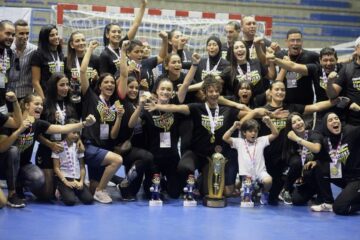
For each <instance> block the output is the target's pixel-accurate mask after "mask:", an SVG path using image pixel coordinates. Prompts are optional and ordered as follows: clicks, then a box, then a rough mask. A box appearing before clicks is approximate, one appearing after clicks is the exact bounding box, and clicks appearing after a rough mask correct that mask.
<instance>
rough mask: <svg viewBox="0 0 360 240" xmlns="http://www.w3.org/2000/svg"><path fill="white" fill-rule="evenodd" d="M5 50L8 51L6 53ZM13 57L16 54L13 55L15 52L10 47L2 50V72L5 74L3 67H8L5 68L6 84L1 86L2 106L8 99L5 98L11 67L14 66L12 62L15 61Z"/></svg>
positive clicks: (0, 54) (0, 56)
mask: <svg viewBox="0 0 360 240" xmlns="http://www.w3.org/2000/svg"><path fill="white" fill-rule="evenodd" d="M5 51H6V54H5ZM5 56H6V57H5ZM13 57H14V56H13V53H12V51H11V49H10V48H5V50H2V51H1V52H0V68H1V69H2V70H1V73H2V74H4V71H3V69H6V70H5V79H4V83H5V86H4V87H0V106H3V105H5V104H6V99H5V95H6V87H7V83H8V81H9V73H10V68H11V67H12V66H11V64H12V63H13V62H14V61H13V60H12V59H13Z"/></svg>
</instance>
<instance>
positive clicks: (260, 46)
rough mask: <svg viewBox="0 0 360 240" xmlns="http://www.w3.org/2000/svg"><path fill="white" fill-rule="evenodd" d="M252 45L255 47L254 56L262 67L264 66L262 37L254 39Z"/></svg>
mask: <svg viewBox="0 0 360 240" xmlns="http://www.w3.org/2000/svg"><path fill="white" fill-rule="evenodd" d="M253 44H254V46H255V51H256V55H257V57H258V59H259V61H260V63H261V64H262V65H266V55H265V53H264V50H263V47H264V45H265V43H264V40H263V38H262V37H256V38H254V41H253Z"/></svg>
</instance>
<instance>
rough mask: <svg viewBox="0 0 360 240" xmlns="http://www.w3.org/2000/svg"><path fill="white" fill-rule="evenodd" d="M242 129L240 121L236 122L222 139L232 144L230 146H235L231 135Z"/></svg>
mask: <svg viewBox="0 0 360 240" xmlns="http://www.w3.org/2000/svg"><path fill="white" fill-rule="evenodd" d="M240 127H241V123H240V121H235V122H234V124H233V125H232V126H231V127H230V128H229V129H228V130H227V131H226V132H225V133H224V135H223V137H222V139H223V140H224V141H225V142H226V143H228V144H230V146H232V145H233V141H232V139H231V135H232V134H233V133H234V132H235V131H236V130H237V129H240Z"/></svg>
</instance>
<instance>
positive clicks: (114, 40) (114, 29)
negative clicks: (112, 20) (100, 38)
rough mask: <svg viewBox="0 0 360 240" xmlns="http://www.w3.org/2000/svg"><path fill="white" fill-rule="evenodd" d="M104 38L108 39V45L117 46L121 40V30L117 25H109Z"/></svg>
mask: <svg viewBox="0 0 360 240" xmlns="http://www.w3.org/2000/svg"><path fill="white" fill-rule="evenodd" d="M106 37H107V38H108V39H109V43H110V44H112V45H118V44H119V43H120V40H121V28H120V27H119V26H118V25H111V26H110V30H109V32H107V33H106Z"/></svg>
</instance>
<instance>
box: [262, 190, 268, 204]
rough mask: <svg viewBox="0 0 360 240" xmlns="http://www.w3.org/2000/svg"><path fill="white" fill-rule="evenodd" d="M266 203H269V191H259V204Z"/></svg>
mask: <svg viewBox="0 0 360 240" xmlns="http://www.w3.org/2000/svg"><path fill="white" fill-rule="evenodd" d="M268 203H269V193H268V192H263V193H261V197H260V204H261V205H268Z"/></svg>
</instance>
